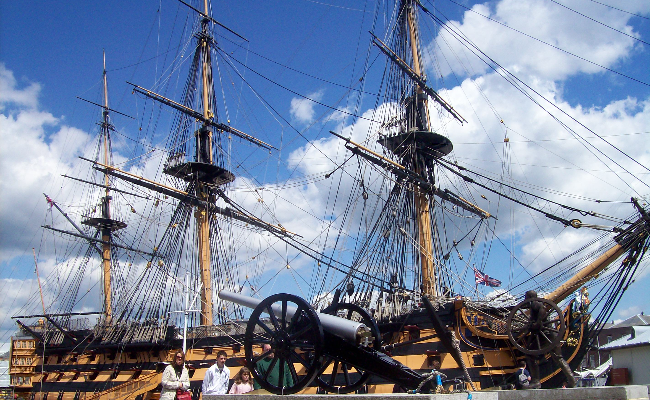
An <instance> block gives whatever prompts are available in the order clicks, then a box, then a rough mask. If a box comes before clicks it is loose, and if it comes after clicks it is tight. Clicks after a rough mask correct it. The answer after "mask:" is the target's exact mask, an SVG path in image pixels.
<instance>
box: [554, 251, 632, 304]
mask: <svg viewBox="0 0 650 400" xmlns="http://www.w3.org/2000/svg"><path fill="white" fill-rule="evenodd" d="M625 251H626V249H625V248H624V247H623V246H621V245H620V244H616V245H614V246H613V247H612V248H610V249H609V250H607V251H606V252H605V254H603V255H602V256H600V257H598V259H596V260H595V261H594V262H592V263H591V264H589V265H587V266H586V267H584V268H583V269H581V270H580V271H579V272H578V273H577V274H575V275H574V276H573V277H571V279H569V280H568V281H566V282H565V283H563V284H562V285H561V286H560V287H558V288H557V289H555V290H554V291H553V292H552V293H551V294H549V295H547V296H545V297H546V298H547V299H548V300H551V301H553V302H554V303H556V304H557V303H559V302H560V301H562V300H564V299H566V298H567V297H569V296H570V295H571V293H573V292H575V291H576V290H578V289H579V288H580V286H582V285H584V284H585V283H586V282H587V281H589V280H590V279H592V278H593V277H594V276H595V275H597V274H598V273H600V272H601V271H602V270H604V269H605V268H607V267H608V266H609V265H610V264H611V263H612V262H614V261H616V259H617V258H619V257H620V256H621V255H622V254H623V253H625Z"/></svg>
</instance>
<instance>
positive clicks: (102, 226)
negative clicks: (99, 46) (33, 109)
mask: <svg viewBox="0 0 650 400" xmlns="http://www.w3.org/2000/svg"><path fill="white" fill-rule="evenodd" d="M103 57H104V60H103V61H104V71H103V83H104V99H103V103H104V104H103V105H102V123H101V136H100V138H99V140H100V142H101V144H102V147H103V154H102V156H103V161H104V163H103V165H105V166H107V167H109V168H110V167H111V157H110V141H111V130H113V129H114V128H113V125H112V124H111V120H110V118H109V110H110V109H109V108H108V80H107V76H106V54H105V53H104V54H103ZM109 168H107V169H106V170H104V185H103V186H104V196H103V197H102V199H101V216H100V217H89V218H87V219H85V220H84V221H82V223H83V224H84V225H87V226H92V227H94V228H96V229H98V230H99V231H100V233H101V235H102V249H101V255H102V275H103V289H104V316H105V320H106V323H107V324H109V323H110V322H111V320H112V318H113V306H112V294H111V262H112V260H111V243H112V237H113V232H115V231H117V230H119V229H124V228H126V226H127V225H126V223H124V222H122V221H118V220H115V219H113V218H112V216H111V199H112V198H111V189H110V187H111V182H110V180H109V179H108V173H107V171H108V169H109Z"/></svg>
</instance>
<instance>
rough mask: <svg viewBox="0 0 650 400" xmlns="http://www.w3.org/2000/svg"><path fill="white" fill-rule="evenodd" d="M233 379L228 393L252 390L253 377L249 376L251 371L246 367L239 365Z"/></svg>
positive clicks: (242, 392) (241, 392)
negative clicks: (239, 367)
mask: <svg viewBox="0 0 650 400" xmlns="http://www.w3.org/2000/svg"><path fill="white" fill-rule="evenodd" d="M234 380H235V382H234V383H233V384H232V387H231V388H230V391H229V392H228V394H244V393H248V392H250V391H251V390H253V377H251V371H250V370H249V369H248V368H246V367H241V369H240V370H239V372H237V375H235V379H234Z"/></svg>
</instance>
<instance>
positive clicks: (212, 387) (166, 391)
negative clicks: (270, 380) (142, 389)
mask: <svg viewBox="0 0 650 400" xmlns="http://www.w3.org/2000/svg"><path fill="white" fill-rule="evenodd" d="M226 359H227V354H226V352H225V351H223V350H221V351H219V352H218V353H217V362H216V364H214V365H213V366H211V367H210V368H208V370H207V372H206V373H205V377H204V378H203V385H202V387H201V389H202V392H203V394H204V395H211V394H226V393H228V394H243V393H248V392H250V391H252V390H253V389H255V386H254V385H253V376H252V374H251V371H250V370H249V369H248V368H246V367H242V368H241V369H240V370H239V372H237V375H235V378H234V379H233V381H234V382H233V384H232V386H231V387H230V390H228V385H229V383H230V370H229V369H228V367H226ZM161 386H162V391H161V392H160V400H174V399H182V398H183V396H186V395H187V396H189V395H190V376H189V374H188V372H187V368H186V367H185V354H184V353H183V352H182V351H177V352H176V354H175V355H174V361H173V362H172V363H171V364H170V365H168V366H167V367H166V368H165V371H164V372H163V377H162V383H161ZM190 398H191V397H190Z"/></svg>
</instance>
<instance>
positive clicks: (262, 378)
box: [219, 291, 566, 394]
mask: <svg viewBox="0 0 650 400" xmlns="http://www.w3.org/2000/svg"><path fill="white" fill-rule="evenodd" d="M219 297H220V298H222V299H224V300H227V301H232V302H234V303H237V304H240V305H243V306H246V307H249V308H252V309H253V312H252V314H251V316H250V318H249V320H248V324H247V327H246V334H245V343H244V346H245V358H246V365H247V366H248V368H249V369H250V370H251V372H252V374H253V376H254V377H255V379H256V381H257V382H258V383H259V384H260V386H261V387H262V388H264V389H266V390H268V391H269V392H271V393H275V394H293V393H297V392H299V391H301V390H303V389H305V388H306V387H307V386H309V385H310V384H312V382H313V381H314V380H315V381H316V383H317V384H318V386H319V387H321V388H322V389H324V390H325V391H328V392H332V393H350V392H353V391H355V390H358V389H359V388H361V387H362V386H363V385H364V384H365V383H366V382H367V381H368V379H369V378H370V376H371V375H376V376H378V377H380V378H382V379H383V380H385V381H389V382H392V383H394V384H396V385H399V386H400V387H402V388H404V389H409V390H422V391H428V390H429V389H430V386H431V385H432V384H433V383H429V382H430V379H428V378H429V376H428V375H427V374H420V373H418V372H417V371H414V370H412V369H410V368H408V367H407V366H405V365H403V364H402V363H400V362H399V361H397V360H395V359H393V358H392V357H390V356H389V355H388V354H386V353H385V352H384V351H382V348H381V335H380V332H379V328H378V327H377V324H376V322H375V321H374V319H373V318H372V317H371V316H370V314H369V313H367V312H366V311H365V310H364V309H362V308H361V307H359V306H357V305H354V304H348V303H338V304H336V303H335V305H334V306H333V307H330V309H329V310H326V312H327V313H317V312H316V311H315V310H314V309H313V308H312V307H311V306H310V305H309V303H307V302H306V301H305V300H304V299H302V298H300V297H298V296H295V295H291V294H285V293H281V294H276V295H272V296H270V297H268V298H266V299H264V300H258V299H254V298H251V297H247V296H244V295H240V294H236V293H231V292H226V291H222V292H220V293H219ZM534 301H537V302H538V303H537V304H538V305H539V306H541V308H542V310H543V312H542V313H541V314H538V316H537V317H539V319H540V320H539V321H538V322H536V321H531V320H530V312H529V309H530V305H531V303H533V302H534ZM423 303H424V306H425V308H426V310H427V312H428V314H429V316H430V317H431V319H432V323H433V326H434V327H435V329H436V332H437V333H438V336H439V338H440V340H441V342H443V345H444V346H445V347H446V348H447V349H448V351H449V353H450V355H451V356H452V357H453V358H454V359H455V360H456V361H457V362H458V364H459V366H461V365H462V361H461V359H462V354H461V353H460V349H459V347H458V346H457V345H456V346H455V345H454V343H453V339H454V338H453V335H451V334H450V331H448V330H447V327H446V326H444V325H443V323H442V321H441V320H440V319H439V318H438V316H437V313H436V311H435V310H434V307H433V306H432V304H431V303H430V302H429V300H428V299H427V298H423ZM267 316H268V317H267ZM509 323H510V325H511V326H513V327H515V329H513V330H509V331H510V336H511V337H512V338H513V339H512V341H513V345H514V346H516V347H517V348H520V350H521V351H522V352H524V353H525V354H542V353H545V352H548V351H550V349H552V348H554V347H555V346H557V345H558V344H559V342H560V339H561V337H562V336H563V334H564V330H565V329H566V325H565V321H564V317H563V314H562V311H561V310H560V309H559V308H558V307H557V306H556V305H555V304H554V303H553V302H551V301H549V300H546V299H540V298H534V299H526V300H524V301H523V302H522V303H520V304H519V305H518V306H516V307H514V308H513V309H512V310H511V312H510V316H509ZM524 331H525V332H524ZM522 341H523V342H522ZM264 345H269V346H270V347H271V349H270V350H268V349H267V350H262V349H263V346H264ZM267 357H268V358H267ZM265 359H266V360H265ZM296 366H298V368H296ZM272 371H274V372H272ZM326 372H327V375H328V377H327V378H326V377H325V376H324V374H325V373H326ZM466 378H467V381H469V382H471V381H470V380H469V376H468V375H466ZM470 384H471V383H470Z"/></svg>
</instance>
